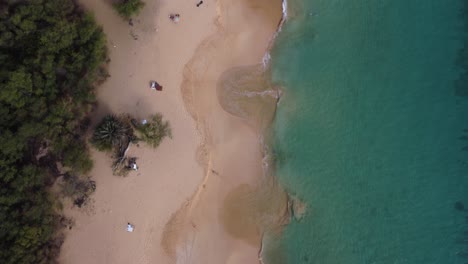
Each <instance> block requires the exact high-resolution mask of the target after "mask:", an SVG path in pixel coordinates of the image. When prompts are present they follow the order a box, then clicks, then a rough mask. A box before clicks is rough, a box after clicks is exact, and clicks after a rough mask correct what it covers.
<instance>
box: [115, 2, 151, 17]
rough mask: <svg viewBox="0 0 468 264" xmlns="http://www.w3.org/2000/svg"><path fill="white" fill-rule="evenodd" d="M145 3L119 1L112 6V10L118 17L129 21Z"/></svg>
mask: <svg viewBox="0 0 468 264" xmlns="http://www.w3.org/2000/svg"><path fill="white" fill-rule="evenodd" d="M144 6H145V3H144V2H142V1H141V0H120V1H119V2H117V3H115V4H114V9H115V10H116V11H117V13H119V15H120V16H121V17H123V18H125V19H129V18H131V17H132V16H134V15H138V13H140V11H141V9H142V8H143V7H144Z"/></svg>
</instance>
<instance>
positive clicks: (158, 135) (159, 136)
mask: <svg viewBox="0 0 468 264" xmlns="http://www.w3.org/2000/svg"><path fill="white" fill-rule="evenodd" d="M135 129H136V131H137V132H138V134H137V136H138V139H139V140H141V141H144V142H146V143H147V144H148V145H150V146H151V147H153V148H157V147H158V146H159V144H161V141H162V140H163V139H164V138H165V137H169V138H172V131H171V127H170V126H169V122H168V121H163V119H162V115H161V114H160V113H157V114H155V115H153V116H151V118H150V120H149V121H148V122H147V123H146V124H144V125H143V124H138V125H136V126H135Z"/></svg>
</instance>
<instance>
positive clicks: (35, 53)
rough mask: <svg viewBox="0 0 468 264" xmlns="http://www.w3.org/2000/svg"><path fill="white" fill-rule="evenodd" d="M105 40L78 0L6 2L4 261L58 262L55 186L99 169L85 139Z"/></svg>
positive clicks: (1, 30)
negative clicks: (64, 176) (69, 174)
mask: <svg viewBox="0 0 468 264" xmlns="http://www.w3.org/2000/svg"><path fill="white" fill-rule="evenodd" d="M105 58H106V48H105V38H104V35H103V33H102V30H101V29H100V28H99V27H97V26H96V24H95V22H94V19H93V17H92V16H90V15H88V14H85V13H83V12H82V11H81V10H80V9H79V8H78V7H77V6H76V4H75V2H74V1H72V0H24V1H8V0H0V263H2V264H10V263H53V262H54V257H55V255H56V254H57V253H58V249H59V248H60V244H61V242H60V241H61V239H60V238H57V237H56V236H55V234H56V232H55V230H56V228H57V226H58V224H57V215H56V212H54V210H53V208H52V203H53V201H52V200H51V198H50V194H48V193H47V191H46V190H47V189H48V188H49V187H50V185H51V184H52V183H53V182H54V180H55V178H56V177H57V176H58V174H59V173H60V172H59V171H58V169H57V166H56V164H57V163H62V165H64V166H65V167H67V168H69V169H70V170H72V171H74V172H75V173H77V174H81V173H86V172H88V171H89V170H90V168H91V166H92V161H91V159H90V158H89V155H88V151H87V147H86V144H85V141H84V139H83V134H84V131H85V130H86V129H85V128H86V119H85V117H86V115H87V114H88V113H89V109H91V107H90V105H91V103H93V100H94V99H93V98H94V96H93V83H94V82H95V81H97V79H96V78H98V77H99V76H98V72H99V71H100V67H101V65H102V63H103V62H104V61H105Z"/></svg>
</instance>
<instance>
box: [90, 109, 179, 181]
mask: <svg viewBox="0 0 468 264" xmlns="http://www.w3.org/2000/svg"><path fill="white" fill-rule="evenodd" d="M165 137H169V138H172V131H171V128H170V125H169V122H168V121H163V118H162V115H161V114H159V113H157V114H155V115H152V116H151V117H150V119H149V120H145V122H144V123H140V122H138V121H137V120H135V119H134V118H132V117H130V115H128V114H123V115H120V116H114V115H107V116H105V117H104V118H103V119H102V121H101V122H100V123H99V124H98V125H97V126H96V128H95V130H94V133H93V136H92V138H91V140H90V141H91V144H93V146H95V147H96V148H97V149H98V150H100V151H107V152H111V153H112V158H113V163H112V170H113V172H114V174H115V175H120V176H126V175H127V174H128V172H129V170H131V169H132V167H131V164H132V163H134V160H135V158H127V157H126V151H127V149H128V146H129V145H130V144H131V143H135V144H136V143H138V142H140V141H141V142H145V143H147V144H148V145H149V146H151V147H153V148H157V147H158V146H159V145H160V144H161V142H162V140H163V139H164V138H165ZM126 162H128V164H126Z"/></svg>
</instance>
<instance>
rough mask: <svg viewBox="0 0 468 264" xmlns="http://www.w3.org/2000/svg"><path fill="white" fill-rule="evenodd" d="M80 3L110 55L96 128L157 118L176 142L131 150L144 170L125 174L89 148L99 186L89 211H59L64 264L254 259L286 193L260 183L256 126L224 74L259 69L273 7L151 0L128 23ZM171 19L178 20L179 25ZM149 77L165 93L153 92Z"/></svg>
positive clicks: (223, 0) (268, 107) (255, 2)
mask: <svg viewBox="0 0 468 264" xmlns="http://www.w3.org/2000/svg"><path fill="white" fill-rule="evenodd" d="M80 2H81V3H82V4H83V6H84V7H85V8H86V9H88V10H90V11H92V12H93V13H94V14H95V17H96V20H97V22H98V23H99V24H101V25H102V26H103V29H104V32H105V33H106V35H107V38H108V43H109V45H108V46H109V52H110V59H111V62H110V65H109V74H110V75H111V76H110V78H109V79H108V80H107V81H106V82H105V83H104V84H103V85H102V86H100V87H99V88H98V90H97V98H98V103H99V107H98V109H97V111H96V113H95V116H94V117H93V118H94V122H96V121H97V120H99V119H100V118H101V117H102V116H103V115H105V114H107V113H114V114H119V113H130V114H132V115H134V116H135V117H137V118H140V119H142V118H146V117H148V116H149V115H151V114H153V113H156V112H160V113H162V114H163V115H164V118H165V119H168V120H169V122H170V124H171V127H172V133H173V139H166V140H164V141H163V143H162V144H161V146H160V147H159V148H158V149H156V150H154V149H151V148H148V147H146V146H144V145H141V146H139V147H137V146H132V147H131V148H130V154H131V155H132V156H136V157H138V165H139V167H140V169H139V170H138V172H132V173H130V175H129V176H128V177H125V178H122V177H117V176H113V175H112V172H111V168H110V158H109V157H107V156H106V155H105V154H102V153H97V152H95V151H93V158H94V161H95V167H94V169H93V171H92V172H91V176H92V177H93V179H94V180H95V181H96V184H97V190H96V192H95V194H94V195H93V196H92V201H91V202H90V204H89V205H88V206H87V207H86V208H84V209H77V208H65V210H66V213H67V215H69V216H70V217H72V218H73V219H74V222H75V226H74V227H73V229H71V230H70V231H68V233H67V237H66V240H65V243H64V245H63V247H62V253H61V256H60V262H61V263H65V264H68V263H70V264H74V263H89V264H92V263H259V250H260V246H261V238H262V233H263V232H264V230H263V229H262V228H261V226H262V225H275V224H278V223H279V222H278V221H280V219H281V216H282V215H283V214H284V213H285V211H286V202H285V201H286V195H285V194H284V193H283V192H282V191H281V190H280V188H279V187H277V186H276V185H275V184H274V183H271V181H269V180H265V177H264V176H265V173H264V168H263V167H262V159H263V158H264V153H263V149H262V145H261V143H262V142H261V141H262V139H261V138H262V137H261V134H262V131H261V128H262V126H261V125H260V126H258V125H256V124H259V122H258V121H259V119H257V118H253V119H252V118H251V119H249V118H245V117H246V116H244V115H242V114H236V111H232V109H233V108H232V106H230V105H227V104H226V102H229V98H227V99H226V96H228V95H226V94H225V89H224V87H225V85H226V84H227V82H226V81H225V80H233V79H236V78H237V77H236V75H229V73H230V72H231V71H232V69H244V68H245V67H250V68H246V69H251V68H252V67H253V68H254V69H257V72H262V69H263V68H262V64H261V63H262V58H263V57H264V55H265V53H266V51H267V49H268V47H269V45H270V43H271V41H272V37H273V35H274V33H275V31H276V28H277V26H278V23H279V21H280V19H281V1H280V0H275V1H270V0H241V1H234V0H218V1H204V3H203V4H202V5H201V6H200V7H197V6H196V3H197V2H198V1H186V0H172V1H169V0H160V1H151V0H147V1H146V6H145V8H144V9H143V11H142V13H141V14H140V15H139V16H138V17H136V18H134V19H133V26H131V25H129V23H128V21H123V20H122V19H121V18H119V17H118V16H117V15H116V14H115V12H114V11H113V10H112V8H111V6H110V5H109V3H108V1H105V0H81V1H80ZM170 13H179V14H180V17H181V20H180V22H179V23H177V24H175V23H173V22H172V21H171V20H170V19H169V18H168V16H169V14H170ZM221 77H223V78H221ZM152 79H154V80H157V81H158V82H159V83H160V84H161V85H163V86H164V90H163V91H162V92H155V91H152V90H151V89H149V87H148V82H149V80H152ZM223 80H224V81H223ZM230 87H231V86H230ZM231 88H232V87H231ZM268 89H270V87H263V88H262V92H263V91H265V90H268ZM267 92H268V91H267ZM272 94H273V95H271V94H270V95H267V99H265V100H266V102H267V103H266V104H259V106H258V107H256V106H255V107H253V108H252V107H250V106H252V105H253V104H252V103H251V102H247V104H246V105H248V107H244V106H241V107H240V110H245V109H247V110H245V111H247V112H245V111H244V113H257V114H258V113H268V112H270V114H271V113H272V109H274V103H275V102H276V98H275V96H274V93H272ZM262 96H263V95H262ZM228 97H229V96H228ZM262 98H263V97H262ZM262 100H263V99H262ZM256 102H258V100H257V101H256ZM249 105H250V106H249ZM253 116H255V114H254V115H253ZM257 116H261V118H260V119H262V120H265V119H268V118H271V116H269V115H268V114H266V115H263V114H259V115H257ZM262 122H263V121H262ZM259 184H263V185H259ZM259 186H267V187H268V188H267V189H268V190H266V191H263V192H262V189H259ZM271 187H273V188H271ZM254 194H264V195H260V198H259V197H257V196H255V197H252V196H253V195H254ZM271 197H275V199H278V202H271V200H270V199H271ZM262 199H264V200H265V201H263V200H262ZM265 204H274V205H275V206H273V207H271V206H270V207H269V206H265ZM259 219H260V220H259ZM265 219H266V220H265ZM127 222H131V223H132V224H134V225H135V231H134V232H133V233H128V232H126V231H125V227H126V224H127Z"/></svg>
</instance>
